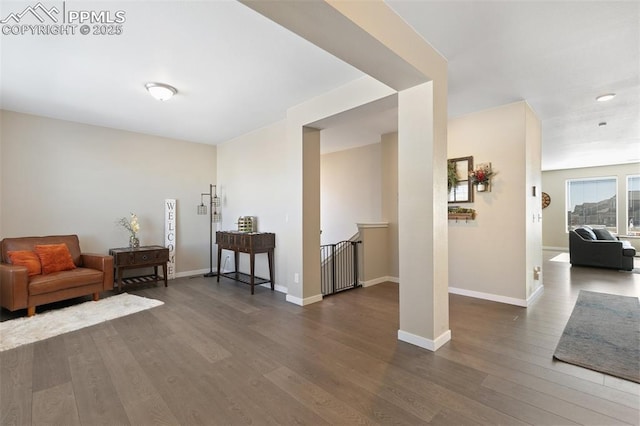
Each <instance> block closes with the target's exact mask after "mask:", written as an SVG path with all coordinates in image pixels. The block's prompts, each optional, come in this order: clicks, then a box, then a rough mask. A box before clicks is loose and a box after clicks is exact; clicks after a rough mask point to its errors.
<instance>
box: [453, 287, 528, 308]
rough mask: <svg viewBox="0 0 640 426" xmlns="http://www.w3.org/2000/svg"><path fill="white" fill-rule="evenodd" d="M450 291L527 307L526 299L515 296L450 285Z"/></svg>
mask: <svg viewBox="0 0 640 426" xmlns="http://www.w3.org/2000/svg"><path fill="white" fill-rule="evenodd" d="M449 293H453V294H459V295H460V296H468V297H475V298H476V299H484V300H491V301H492V302H500V303H506V304H508V305H515V306H522V307H523V308H526V307H527V301H526V300H525V299H516V298H514V297H507V296H501V295H499V294H491V293H483V292H480V291H473V290H466V289H464V288H456V287H449Z"/></svg>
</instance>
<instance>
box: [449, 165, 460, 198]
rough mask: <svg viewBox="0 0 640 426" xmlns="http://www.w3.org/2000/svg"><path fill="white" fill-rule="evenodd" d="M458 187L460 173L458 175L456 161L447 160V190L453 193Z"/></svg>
mask: <svg viewBox="0 0 640 426" xmlns="http://www.w3.org/2000/svg"><path fill="white" fill-rule="evenodd" d="M456 185H458V173H456V163H455V161H451V160H447V188H448V192H451V190H452V189H453V188H455V187H456Z"/></svg>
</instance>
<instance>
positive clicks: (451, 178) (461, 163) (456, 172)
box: [447, 156, 473, 203]
mask: <svg viewBox="0 0 640 426" xmlns="http://www.w3.org/2000/svg"><path fill="white" fill-rule="evenodd" d="M472 170H473V156H471V157H460V158H451V159H449V160H447V178H448V179H447V180H448V189H449V202H450V203H472V202H473V187H472V186H471V180H469V172H470V171H472Z"/></svg>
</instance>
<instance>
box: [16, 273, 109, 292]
mask: <svg viewBox="0 0 640 426" xmlns="http://www.w3.org/2000/svg"><path fill="white" fill-rule="evenodd" d="M102 279H103V273H102V272H101V271H97V270H95V269H88V268H76V269H73V270H69V271H59V272H52V273H50V274H47V275H36V276H34V277H33V278H31V280H30V281H29V294H30V295H31V296H35V295H38V294H45V293H53V292H54V291H58V290H62V289H67V288H73V287H82V286H85V285H91V284H99V283H101V282H102Z"/></svg>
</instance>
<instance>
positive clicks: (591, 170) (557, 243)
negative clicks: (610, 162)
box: [542, 163, 640, 250]
mask: <svg viewBox="0 0 640 426" xmlns="http://www.w3.org/2000/svg"><path fill="white" fill-rule="evenodd" d="M637 174H640V163H633V164H622V165H617V166H604V167H587V168H579V169H567V170H551V171H545V172H543V173H542V190H543V191H545V192H546V193H547V194H549V195H550V196H551V204H550V205H549V207H547V208H546V209H544V210H543V211H542V212H543V213H542V217H543V227H542V230H543V234H542V244H543V246H544V247H545V248H549V249H559V250H569V236H568V234H567V227H566V223H567V218H566V209H567V208H566V201H565V200H566V197H565V188H566V181H567V179H580V178H592V177H617V178H618V233H619V234H624V233H626V227H625V222H626V217H627V215H626V210H625V209H626V208H627V207H626V202H625V201H624V200H626V198H627V197H626V194H625V192H626V190H627V183H626V182H627V176H629V175H637ZM634 242H635V243H636V244H637V241H634Z"/></svg>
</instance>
